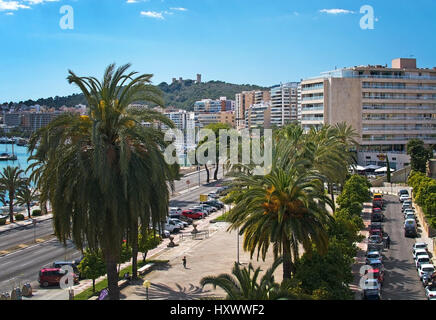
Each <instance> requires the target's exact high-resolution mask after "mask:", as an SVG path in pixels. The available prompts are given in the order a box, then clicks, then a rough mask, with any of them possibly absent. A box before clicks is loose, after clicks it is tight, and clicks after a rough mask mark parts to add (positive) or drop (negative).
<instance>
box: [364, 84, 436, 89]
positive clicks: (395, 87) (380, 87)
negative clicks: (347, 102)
mask: <svg viewBox="0 0 436 320" xmlns="http://www.w3.org/2000/svg"><path fill="white" fill-rule="evenodd" d="M362 88H363V89H394V90H436V87H430V86H425V87H411V86H404V87H403V86H378V85H377V86H372V85H363V86H362Z"/></svg>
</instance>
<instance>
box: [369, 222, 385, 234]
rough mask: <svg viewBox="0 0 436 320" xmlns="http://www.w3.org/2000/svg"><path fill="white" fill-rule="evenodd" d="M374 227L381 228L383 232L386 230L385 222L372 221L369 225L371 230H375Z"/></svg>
mask: <svg viewBox="0 0 436 320" xmlns="http://www.w3.org/2000/svg"><path fill="white" fill-rule="evenodd" d="M373 229H377V230H381V231H382V232H384V229H383V223H381V222H372V223H371V225H370V226H369V230H373Z"/></svg>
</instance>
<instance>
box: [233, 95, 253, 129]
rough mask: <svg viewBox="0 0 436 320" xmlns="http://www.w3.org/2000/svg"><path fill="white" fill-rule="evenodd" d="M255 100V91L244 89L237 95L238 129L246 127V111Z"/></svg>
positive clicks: (236, 119)
mask: <svg viewBox="0 0 436 320" xmlns="http://www.w3.org/2000/svg"><path fill="white" fill-rule="evenodd" d="M254 102H255V91H243V92H241V93H238V94H236V96H235V122H236V128H237V129H243V128H244V127H245V111H246V110H248V108H249V107H250V106H251V105H253V104H254Z"/></svg>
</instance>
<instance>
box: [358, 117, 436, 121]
mask: <svg viewBox="0 0 436 320" xmlns="http://www.w3.org/2000/svg"><path fill="white" fill-rule="evenodd" d="M362 120H363V121H408V120H418V121H436V118H423V117H392V118H386V117H377V118H375V117H374V118H363V119H362Z"/></svg>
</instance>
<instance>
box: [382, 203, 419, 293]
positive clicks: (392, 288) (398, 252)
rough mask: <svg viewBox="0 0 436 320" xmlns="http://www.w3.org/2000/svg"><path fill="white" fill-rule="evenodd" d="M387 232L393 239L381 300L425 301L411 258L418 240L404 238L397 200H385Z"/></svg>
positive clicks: (388, 250) (399, 205)
mask: <svg viewBox="0 0 436 320" xmlns="http://www.w3.org/2000/svg"><path fill="white" fill-rule="evenodd" d="M385 199H386V201H387V207H386V211H385V217H386V220H385V223H384V229H385V232H387V233H388V234H389V236H390V238H391V247H390V249H385V260H384V266H385V269H386V274H385V283H384V285H383V291H382V298H383V299H384V300H425V299H426V297H425V292H424V288H423V286H422V284H421V282H420V281H419V277H418V273H417V271H416V267H415V263H414V261H413V256H412V246H413V244H414V243H415V239H413V238H406V237H405V236H404V226H403V225H404V218H403V215H402V212H401V203H400V202H399V200H398V197H394V196H385Z"/></svg>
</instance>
